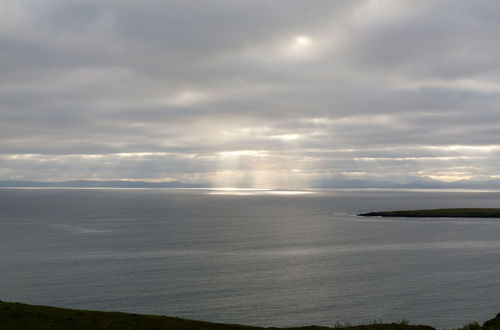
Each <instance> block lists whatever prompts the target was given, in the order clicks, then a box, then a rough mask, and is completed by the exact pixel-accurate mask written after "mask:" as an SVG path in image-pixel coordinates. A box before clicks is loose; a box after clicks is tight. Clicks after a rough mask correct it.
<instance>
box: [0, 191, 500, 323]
mask: <svg viewBox="0 0 500 330" xmlns="http://www.w3.org/2000/svg"><path fill="white" fill-rule="evenodd" d="M453 207H500V191H482V190H397V189H337V190H335V189H324V190H285V191H279V190H231V189H9V188H5V189H0V299H1V300H3V301H16V302H23V303H30V304H40V305H51V306H60V307H68V308H78V309H90V310H106V311H123V312H134V313H147V314H162V315H169V316H178V317H182V318H189V319H196V320H205V321H214V322H224V323H242V324H248V325H257V326H278V327H285V326H304V325H324V326H333V325H335V324H339V323H340V324H344V323H349V324H359V323H366V322H369V323H371V322H379V321H382V322H393V321H396V322H397V321H402V320H406V321H409V322H411V323H417V324H427V325H431V326H434V327H436V328H438V329H451V328H454V327H459V326H463V325H464V324H466V323H468V322H472V321H478V322H480V323H482V322H484V321H486V320H488V319H490V318H492V317H494V316H495V315H496V314H497V313H498V312H500V219H467V218H461V219H457V218H455V219H452V218H439V219H437V218H377V217H373V218H372V217H369V218H368V217H360V216H357V214H358V213H361V212H368V211H380V210H399V209H424V208H453Z"/></svg>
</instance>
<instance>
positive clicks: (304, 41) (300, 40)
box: [295, 35, 311, 47]
mask: <svg viewBox="0 0 500 330" xmlns="http://www.w3.org/2000/svg"><path fill="white" fill-rule="evenodd" d="M310 44H311V38H309V37H307V36H303V35H300V36H296V37H295V45H296V46H297V47H307V46H309V45H310Z"/></svg>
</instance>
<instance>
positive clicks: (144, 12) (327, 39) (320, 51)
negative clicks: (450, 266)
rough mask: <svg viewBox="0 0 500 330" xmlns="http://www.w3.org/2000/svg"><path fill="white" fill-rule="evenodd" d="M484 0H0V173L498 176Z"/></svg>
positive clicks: (497, 7) (492, 20) (217, 180)
mask: <svg viewBox="0 0 500 330" xmlns="http://www.w3.org/2000/svg"><path fill="white" fill-rule="evenodd" d="M499 17H500V2H499V1H496V0H491V1H488V0H474V1H470V0H466V1H465V0H432V1H431V0H419V1H413V0H412V1H410V0H409V1H401V0H394V1H391V0H359V1H358V0H351V1H344V0H342V1H333V0H301V1H298V0H272V1H270V0H210V1H206V0H199V1H195V0H191V1H187V0H168V1H153V0H144V1H137V0H79V1H77V0H75V1H74V0H2V1H0V180H8V179H22V180H44V181H50V180H69V179H99V180H108V179H129V180H150V181H171V180H177V181H182V182H191V183H196V182H209V183H213V184H215V185H217V186H234V185H240V186H249V187H276V186H280V187H288V186H305V187H307V186H308V185H310V184H311V182H314V181H317V180H326V179H331V178H355V179H370V180H391V181H395V182H407V181H413V180H417V179H426V178H433V179H436V180H442V181H453V180H460V179H468V178H472V179H478V178H479V179H485V178H498V177H500V170H499V169H500V108H499V105H500V20H499Z"/></svg>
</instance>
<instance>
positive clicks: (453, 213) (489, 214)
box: [358, 208, 500, 218]
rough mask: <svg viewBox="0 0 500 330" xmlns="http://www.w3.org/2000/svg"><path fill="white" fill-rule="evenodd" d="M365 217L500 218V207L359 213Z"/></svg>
mask: <svg viewBox="0 0 500 330" xmlns="http://www.w3.org/2000/svg"><path fill="white" fill-rule="evenodd" d="M358 215H360V216H365V217H423V218H500V209H491V208H459V209H432V210H408V211H384V212H369V213H363V214H358Z"/></svg>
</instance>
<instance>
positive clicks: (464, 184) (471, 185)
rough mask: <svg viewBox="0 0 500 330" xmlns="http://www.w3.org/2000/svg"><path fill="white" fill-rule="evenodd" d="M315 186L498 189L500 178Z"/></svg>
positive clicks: (320, 184) (320, 185)
mask: <svg viewBox="0 0 500 330" xmlns="http://www.w3.org/2000/svg"><path fill="white" fill-rule="evenodd" d="M314 187H315V188H408V189H500V179H493V180H460V181H454V182H443V181H437V180H432V179H422V180H415V181H412V182H409V183H395V182H391V181H370V180H344V179H330V180H324V181H317V182H315V184H314Z"/></svg>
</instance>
